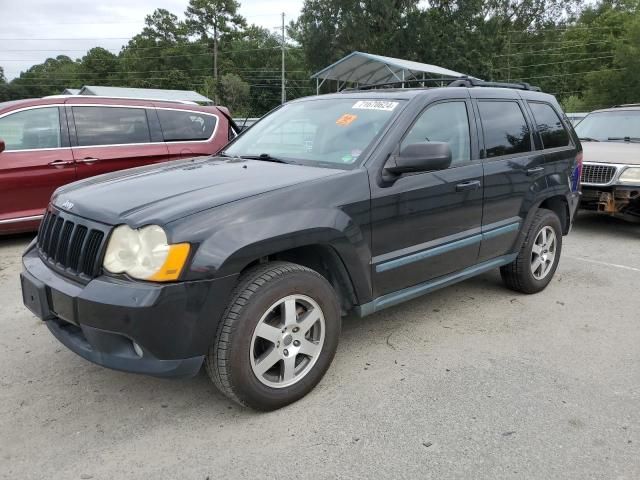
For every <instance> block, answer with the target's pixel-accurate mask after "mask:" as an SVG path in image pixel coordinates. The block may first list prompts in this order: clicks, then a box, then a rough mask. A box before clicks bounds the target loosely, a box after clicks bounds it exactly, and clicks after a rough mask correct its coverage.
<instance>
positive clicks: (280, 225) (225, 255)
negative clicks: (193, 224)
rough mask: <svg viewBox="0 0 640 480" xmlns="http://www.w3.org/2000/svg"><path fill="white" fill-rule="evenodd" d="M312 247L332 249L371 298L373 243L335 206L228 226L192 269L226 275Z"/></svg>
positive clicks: (359, 289)
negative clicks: (321, 246) (268, 257)
mask: <svg viewBox="0 0 640 480" xmlns="http://www.w3.org/2000/svg"><path fill="white" fill-rule="evenodd" d="M309 245H324V246H331V247H333V248H334V249H335V251H336V252H337V254H338V255H339V256H340V258H341V260H342V262H343V264H344V266H345V268H346V269H347V272H348V273H349V276H350V277H351V281H352V284H353V286H354V289H355V290H356V294H357V295H358V298H366V297H368V296H370V292H371V275H370V270H369V269H368V268H367V267H368V265H369V264H370V260H371V251H370V249H369V243H368V241H367V239H366V236H365V234H364V233H363V231H362V230H361V228H360V227H359V226H358V225H356V224H355V223H354V222H353V220H352V219H351V218H350V217H349V216H348V215H347V214H345V213H344V212H343V211H341V210H339V209H334V208H331V209H329V208H327V209H320V208H318V209H305V210H294V211H289V212H282V213H278V214H276V215H273V216H269V217H265V218H260V219H255V220H253V221H251V222H241V223H235V224H228V225H226V226H224V227H223V228H221V229H219V230H217V231H215V232H214V233H213V234H212V235H211V237H209V238H208V239H207V240H206V241H204V242H203V243H202V244H201V245H200V246H199V248H198V250H197V253H196V255H195V257H194V258H193V261H192V266H191V270H192V271H194V272H196V273H198V274H201V273H204V272H205V271H206V272H207V276H214V277H224V276H227V275H232V274H236V273H239V272H241V271H242V270H243V269H244V268H245V267H246V266H247V265H249V264H250V263H252V262H254V261H256V260H257V259H259V258H262V257H266V256H269V255H273V254H276V253H278V252H283V251H285V250H290V249H293V248H298V247H304V246H309Z"/></svg>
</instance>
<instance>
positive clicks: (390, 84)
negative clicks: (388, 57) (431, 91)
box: [341, 77, 459, 92]
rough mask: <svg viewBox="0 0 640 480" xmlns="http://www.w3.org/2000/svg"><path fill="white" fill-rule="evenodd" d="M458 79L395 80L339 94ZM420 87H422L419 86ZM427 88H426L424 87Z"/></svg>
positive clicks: (351, 89) (355, 88)
mask: <svg viewBox="0 0 640 480" xmlns="http://www.w3.org/2000/svg"><path fill="white" fill-rule="evenodd" d="M458 78H459V77H443V78H424V79H422V80H419V79H412V80H397V81H394V82H384V83H373V84H371V85H362V86H359V87H353V88H345V89H343V90H341V92H353V91H359V90H375V89H376V88H397V86H398V85H400V86H402V85H414V84H423V85H424V84H426V83H436V84H437V83H442V84H444V83H449V82H453V81H454V80H458ZM421 86H422V85H421ZM425 88H427V87H425Z"/></svg>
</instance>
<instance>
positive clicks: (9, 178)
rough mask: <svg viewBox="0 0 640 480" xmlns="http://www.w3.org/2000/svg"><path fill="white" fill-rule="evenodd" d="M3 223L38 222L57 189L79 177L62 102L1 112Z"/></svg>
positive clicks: (0, 223)
mask: <svg viewBox="0 0 640 480" xmlns="http://www.w3.org/2000/svg"><path fill="white" fill-rule="evenodd" d="M0 138H2V139H3V140H4V141H5V143H6V149H5V151H4V152H2V153H0V227H2V230H7V229H11V228H10V225H12V224H18V223H24V222H28V221H37V220H39V217H40V216H41V215H42V213H43V211H44V209H45V208H46V206H47V204H48V203H49V199H50V198H51V194H52V193H53V191H54V190H55V189H56V188H58V187H59V186H61V185H64V184H67V183H70V182H73V181H74V180H75V179H76V172H75V166H74V161H73V155H72V153H71V149H70V148H69V135H68V131H67V126H66V120H65V118H64V109H63V108H62V107H61V106H57V105H49V106H38V107H29V108H25V109H22V110H17V111H13V112H9V113H5V114H3V115H2V116H0Z"/></svg>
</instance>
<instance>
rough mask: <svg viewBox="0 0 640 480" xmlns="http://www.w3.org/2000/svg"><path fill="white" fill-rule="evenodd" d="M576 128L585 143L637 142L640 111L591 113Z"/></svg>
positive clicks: (639, 128)
mask: <svg viewBox="0 0 640 480" xmlns="http://www.w3.org/2000/svg"><path fill="white" fill-rule="evenodd" d="M575 128H576V133H577V134H578V137H580V139H581V140H585V141H598V142H624V141H632V142H636V141H638V139H639V138H640V110H620V111H618V112H596V113H591V114H589V115H587V116H586V117H585V119H584V120H582V121H581V122H580V123H579V124H578V125H577V126H576V127H575Z"/></svg>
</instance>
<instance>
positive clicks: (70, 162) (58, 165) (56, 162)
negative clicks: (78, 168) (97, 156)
mask: <svg viewBox="0 0 640 480" xmlns="http://www.w3.org/2000/svg"><path fill="white" fill-rule="evenodd" d="M73 163H74V162H73V160H54V161H53V162H50V163H49V166H50V167H56V168H61V167H64V166H66V165H73Z"/></svg>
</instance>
